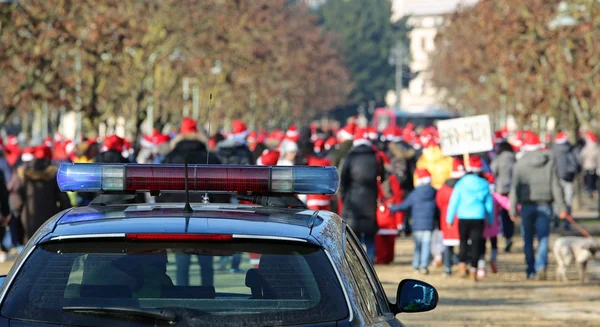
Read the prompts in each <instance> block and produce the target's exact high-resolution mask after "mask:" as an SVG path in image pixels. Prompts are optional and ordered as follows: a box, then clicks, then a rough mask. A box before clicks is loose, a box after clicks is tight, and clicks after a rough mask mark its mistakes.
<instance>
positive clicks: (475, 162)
mask: <svg viewBox="0 0 600 327" xmlns="http://www.w3.org/2000/svg"><path fill="white" fill-rule="evenodd" d="M467 170H468V171H469V172H472V173H479V172H481V171H483V162H482V161H481V157H479V156H470V157H469V168H467Z"/></svg>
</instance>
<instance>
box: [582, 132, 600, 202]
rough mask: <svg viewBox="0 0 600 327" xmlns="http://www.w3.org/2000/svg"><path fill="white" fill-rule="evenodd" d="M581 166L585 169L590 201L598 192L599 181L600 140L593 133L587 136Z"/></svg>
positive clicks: (586, 187)
mask: <svg viewBox="0 0 600 327" xmlns="http://www.w3.org/2000/svg"><path fill="white" fill-rule="evenodd" d="M579 156H580V160H581V165H582V168H583V173H584V175H583V183H584V186H585V191H586V192H587V194H588V196H589V198H590V199H593V198H594V197H595V196H597V194H596V190H597V180H598V175H597V173H598V168H599V166H598V161H599V160H598V158H599V156H600V150H599V149H598V138H597V137H596V135H595V134H594V133H592V132H589V131H588V132H587V133H586V134H585V145H584V146H583V148H582V149H581V152H580V153H579Z"/></svg>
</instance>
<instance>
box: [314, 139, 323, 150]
mask: <svg viewBox="0 0 600 327" xmlns="http://www.w3.org/2000/svg"><path fill="white" fill-rule="evenodd" d="M313 151H314V152H315V153H321V152H324V151H325V140H323V139H317V140H316V141H315V144H314V145H313Z"/></svg>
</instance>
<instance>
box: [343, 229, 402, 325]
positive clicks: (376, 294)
mask: <svg viewBox="0 0 600 327" xmlns="http://www.w3.org/2000/svg"><path fill="white" fill-rule="evenodd" d="M344 250H345V257H346V260H347V261H348V264H349V266H350V269H351V272H352V276H351V279H352V280H353V282H354V283H355V285H356V286H357V290H358V292H357V293H358V295H359V297H360V299H361V302H363V303H359V306H360V308H361V311H362V314H363V316H364V320H365V321H364V322H365V323H366V324H367V326H402V324H401V323H400V322H399V321H398V320H397V319H396V318H395V316H394V314H393V313H392V312H391V310H390V307H389V302H388V300H387V297H386V295H385V292H384V290H383V287H382V286H381V283H380V282H379V279H378V278H377V274H376V273H375V270H374V269H373V266H372V265H371V264H370V262H369V260H368V259H367V256H366V253H365V252H364V249H363V248H362V246H361V245H360V243H359V242H358V239H357V238H356V236H355V235H354V233H353V232H352V231H351V230H350V229H349V228H346V232H345V241H344Z"/></svg>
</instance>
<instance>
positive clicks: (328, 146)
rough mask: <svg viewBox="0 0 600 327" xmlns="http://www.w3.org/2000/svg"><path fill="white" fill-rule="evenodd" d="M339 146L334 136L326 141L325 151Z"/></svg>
mask: <svg viewBox="0 0 600 327" xmlns="http://www.w3.org/2000/svg"><path fill="white" fill-rule="evenodd" d="M336 145H337V139H336V138H335V137H333V136H331V137H330V138H328V139H327V140H326V141H325V150H331V149H333V148H335V146H336Z"/></svg>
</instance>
